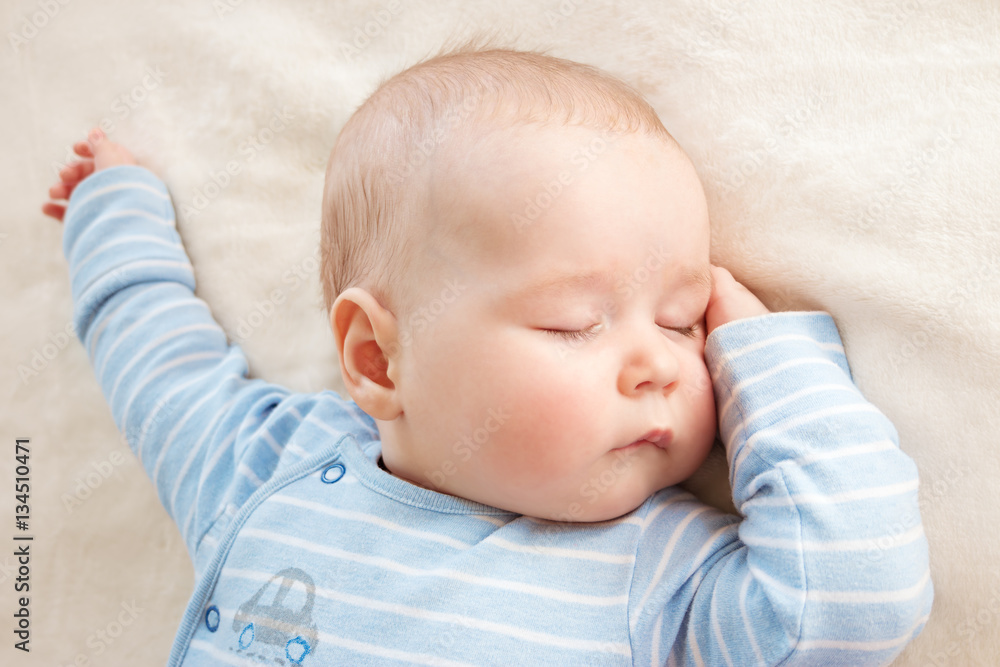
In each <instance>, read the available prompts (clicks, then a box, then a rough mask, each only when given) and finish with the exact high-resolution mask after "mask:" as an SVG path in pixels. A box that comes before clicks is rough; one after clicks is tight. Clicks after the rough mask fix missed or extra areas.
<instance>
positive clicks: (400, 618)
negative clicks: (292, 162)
mask: <svg viewBox="0 0 1000 667" xmlns="http://www.w3.org/2000/svg"><path fill="white" fill-rule="evenodd" d="M74 150H75V152H76V153H77V154H78V155H79V156H80V157H81V160H79V161H77V162H75V163H74V164H72V165H70V166H68V167H66V168H65V169H64V170H63V171H62V173H61V174H60V178H61V182H60V183H58V184H57V185H55V186H53V188H52V189H51V190H50V193H49V194H50V196H51V198H52V199H53V200H62V199H68V200H69V201H68V203H67V204H65V205H64V204H60V203H57V202H56V201H52V202H49V203H48V204H46V205H45V207H44V211H45V212H46V213H47V214H49V215H51V216H52V217H55V218H58V219H60V220H62V219H64V218H65V232H64V242H63V245H64V251H65V254H66V257H67V259H68V261H69V267H70V275H71V281H72V292H73V298H74V303H75V313H74V322H75V325H76V331H77V332H78V335H79V337H80V340H81V341H82V343H83V345H84V347H85V349H86V350H87V352H88V353H89V355H90V358H91V361H92V363H93V366H94V369H95V372H96V374H97V378H98V381H99V382H100V384H101V386H102V387H103V390H104V393H105V396H106V398H107V400H108V403H109V405H110V408H111V413H112V416H113V418H114V420H115V423H116V424H117V426H118V427H119V429H121V431H122V432H123V433H124V434H126V436H127V438H128V440H129V444H130V447H131V448H132V450H133V451H134V452H135V454H136V456H137V457H138V458H139V460H140V461H141V462H142V465H143V466H144V468H145V470H146V472H147V473H148V474H149V476H150V478H151V479H152V481H153V483H154V484H155V486H156V488H157V490H158V493H159V496H160V499H161V500H162V502H163V505H164V507H165V508H166V510H167V511H168V512H169V513H170V515H171V517H172V518H173V519H174V520H175V521H176V523H177V526H178V528H179V529H180V532H181V534H182V536H183V538H184V540H185V543H186V545H187V547H188V549H189V552H190V554H191V557H192V559H193V561H194V565H195V573H196V582H197V583H196V587H195V591H194V593H193V595H192V597H191V600H190V603H189V604H188V607H187V610H186V612H185V615H184V618H183V621H182V623H181V627H180V629H179V631H178V634H177V637H176V639H175V642H174V645H173V648H172V652H171V655H170V662H169V664H170V665H181V664H183V665H219V664H232V665H249V664H258V663H261V664H264V663H266V664H285V665H299V664H301V665H404V664H419V665H454V666H458V665H567V666H582V665H633V664H635V665H639V664H641V665H651V664H655V665H661V664H665V663H668V661H669V663H670V664H677V665H681V664H684V665H686V664H693V665H719V666H722V665H736V666H742V665H777V664H782V665H806V664H808V665H851V666H857V665H884V664H887V663H889V662H890V661H891V660H892V659H893V658H894V657H895V656H896V655H898V654H899V653H900V652H901V651H902V649H903V648H904V646H905V645H906V644H907V643H908V642H909V641H910V640H911V639H913V637H915V636H916V635H917V634H918V633H919V632H920V631H921V629H922V628H923V626H924V624H925V623H926V621H927V619H928V614H929V613H930V608H931V601H932V597H933V586H932V582H931V580H930V574H929V569H928V552H927V543H926V540H925V537H924V533H923V530H922V526H921V525H920V523H919V521H916V522H914V521H912V517H914V516H917V517H919V510H918V504H917V469H916V466H915V465H914V463H913V461H912V460H911V459H910V458H909V457H907V456H906V455H905V454H904V453H903V452H901V451H900V449H899V445H898V439H897V435H896V432H895V429H894V428H893V426H892V424H891V423H890V422H889V421H888V420H887V418H886V417H885V416H884V415H882V414H881V413H880V412H879V411H878V410H877V409H876V408H875V407H874V406H873V405H872V404H871V403H869V402H867V401H866V400H865V399H864V397H863V396H862V395H861V394H860V392H859V391H858V389H857V388H856V387H855V385H854V384H853V382H852V379H851V374H850V370H849V368H848V364H847V360H846V357H845V356H844V349H843V346H842V343H841V341H840V338H839V335H838V332H837V328H836V326H835V324H834V322H833V320H832V318H831V317H830V316H829V315H828V314H826V313H823V312H785V313H770V312H768V310H767V308H765V307H764V305H763V304H762V303H761V302H760V301H759V300H758V299H757V298H756V297H755V296H753V294H751V293H750V292H749V291H748V290H747V289H746V288H744V287H743V286H742V285H740V284H739V283H738V282H736V281H735V280H734V279H733V277H732V276H731V275H730V273H729V272H728V271H726V270H725V269H723V268H720V267H716V266H713V265H712V264H711V263H710V252H709V251H710V242H709V241H710V235H709V216H708V208H707V204H706V200H705V196H704V193H703V190H702V187H701V184H700V182H699V179H698V175H697V173H696V171H695V168H694V166H693V165H692V163H691V161H690V159H689V158H688V157H687V156H686V154H685V153H684V151H683V150H682V149H681V147H680V146H679V145H678V143H677V142H676V141H675V140H674V139H673V137H672V136H671V135H670V134H669V133H668V132H667V130H666V129H665V128H664V126H663V125H662V123H661V121H660V120H659V118H658V117H657V115H656V113H655V112H654V110H653V108H652V107H651V106H650V105H649V104H648V103H647V102H646V101H645V100H643V98H642V97H641V96H640V95H639V94H638V93H636V92H635V91H634V90H633V89H632V88H630V87H629V86H628V85H626V84H624V83H623V82H621V81H619V80H617V79H615V78H613V77H611V76H609V75H607V74H605V73H603V72H601V71H599V70H596V69H594V68H592V67H589V66H585V65H581V64H578V63H574V62H569V61H566V60H562V59H558V58H554V57H550V56H547V55H543V54H539V53H532V52H522V51H511V50H504V49H479V48H474V47H463V48H459V49H457V50H452V51H448V52H446V53H443V54H441V55H438V56H435V57H432V58H430V59H427V60H425V61H423V62H421V63H419V64H417V65H415V66H413V67H411V68H409V69H407V70H405V71H404V72H401V73H399V74H397V75H396V76H394V77H392V78H390V79H389V80H387V81H385V82H383V83H382V84H381V85H380V86H379V87H378V89H377V90H376V91H375V92H374V93H373V94H372V95H371V96H370V97H369V98H368V99H367V101H365V102H364V104H362V106H361V107H360V108H359V109H358V110H357V111H356V112H355V113H354V115H353V116H352V117H351V118H350V120H349V121H348V122H347V124H346V125H345V126H344V128H343V130H342V131H341V133H340V135H339V137H338V139H337V141H336V144H335V146H334V147H333V150H332V153H331V156H330V160H329V164H328V167H327V171H326V185H325V191H324V198H323V204H322V208H323V213H322V234H321V236H322V238H321V244H322V248H321V252H322V276H321V282H322V288H323V292H324V295H325V299H326V306H327V308H328V312H329V317H330V325H331V328H332V332H333V335H334V337H335V340H336V349H337V352H338V355H339V361H340V369H341V373H342V377H343V380H344V385H345V388H346V390H347V392H348V393H349V395H350V398H351V400H345V399H344V398H342V397H341V396H340V395H339V394H337V393H335V392H333V391H329V390H326V391H321V392H319V393H310V394H306V393H293V392H291V391H289V390H288V389H285V388H283V387H280V386H277V385H275V384H272V383H269V382H266V381H264V380H262V379H251V378H249V377H248V368H247V361H246V357H245V356H244V353H243V351H242V350H241V348H240V347H239V346H238V345H236V344H233V343H231V342H230V341H229V340H228V339H227V336H226V333H225V332H224V331H223V330H222V328H221V327H220V326H219V325H218V324H217V323H216V322H215V321H214V320H213V318H212V315H211V313H210V311H209V309H208V307H207V306H206V304H205V303H204V302H203V301H201V300H200V299H198V298H197V297H196V296H195V295H194V290H195V282H194V277H193V272H192V267H191V264H190V262H189V260H188V257H187V255H186V253H185V251H184V247H183V246H182V243H181V239H180V237H179V235H178V233H177V230H176V224H175V217H174V209H173V207H172V205H171V201H170V196H169V193H168V191H167V188H166V186H165V185H164V184H163V182H162V181H160V180H159V179H158V178H157V177H156V176H154V175H153V174H152V173H151V172H150V171H148V170H146V169H144V168H142V167H139V166H137V164H136V161H135V160H134V158H133V157H132V155H131V154H130V153H129V152H128V151H127V150H126V149H124V148H123V147H122V146H120V145H118V144H116V143H114V142H112V141H110V140H109V139H107V138H106V137H105V136H103V134H102V133H101V132H100V131H99V130H95V131H92V132H91V134H90V135H89V137H88V140H87V141H85V142H81V143H79V144H77V145H76V146H75V148H74ZM717 432H718V434H719V435H720V439H721V440H722V442H723V444H724V446H725V451H726V457H727V461H728V464H729V481H730V484H731V486H732V491H733V503H734V506H735V507H736V508H737V510H738V511H739V515H733V514H727V513H724V512H722V511H720V510H718V509H715V508H713V507H711V506H709V505H706V504H704V503H702V502H701V501H699V500H698V499H697V498H696V497H695V496H693V495H692V494H690V493H689V492H687V491H685V490H683V489H682V488H680V487H679V486H678V485H679V484H680V483H681V482H684V481H685V480H687V479H688V478H690V477H691V475H692V474H693V473H694V472H695V471H696V470H697V469H698V468H699V466H700V465H701V464H702V463H703V462H704V461H705V458H706V456H707V455H708V453H709V451H710V449H711V448H712V443H713V442H714V441H715V438H716V435H717ZM907 522H908V529H907V530H906V531H902V532H901V531H899V530H896V529H895V527H897V526H898V525H900V524H901V523H907ZM876 545H877V546H876Z"/></svg>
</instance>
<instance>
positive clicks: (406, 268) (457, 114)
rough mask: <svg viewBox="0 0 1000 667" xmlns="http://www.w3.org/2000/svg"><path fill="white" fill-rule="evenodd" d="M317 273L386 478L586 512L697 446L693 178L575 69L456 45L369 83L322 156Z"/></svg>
mask: <svg viewBox="0 0 1000 667" xmlns="http://www.w3.org/2000/svg"><path fill="white" fill-rule="evenodd" d="M322 281H323V288H324V293H325V297H326V303H327V307H328V308H329V311H330V319H331V325H332V327H333V330H334V334H335V336H336V340H337V347H338V351H339V353H340V364H341V371H342V374H343V378H344V383H345V385H346V388H347V390H348V392H349V393H350V395H351V397H352V398H353V399H354V401H355V402H356V403H357V404H358V405H359V406H360V407H361V408H362V409H363V410H365V412H367V413H368V414H370V415H371V416H372V417H373V418H374V419H375V420H376V422H377V424H378V428H379V432H380V434H381V437H382V457H383V460H384V462H385V465H386V467H387V468H388V469H389V470H390V471H391V472H392V474H394V475H396V476H397V477H400V478H402V479H405V480H408V481H410V482H412V483H414V484H417V485H420V486H424V487H426V488H429V489H433V490H436V491H440V492H442V493H448V494H451V495H455V496H460V497H463V498H467V499H470V500H474V501H477V502H480V503H484V504H487V505H492V506H495V507H500V508H503V509H506V510H510V511H513V512H518V513H521V514H527V515H531V516H536V517H541V518H546V519H554V520H572V521H600V520H605V519H610V518H613V517H617V516H620V515H622V514H625V513H627V512H629V511H631V510H633V509H635V508H636V507H638V506H639V505H640V504H641V503H642V502H643V501H644V500H645V499H646V498H647V497H649V496H650V495H652V494H653V493H655V492H656V491H658V490H659V489H662V488H664V487H667V486H670V485H673V484H677V483H679V482H681V481H683V480H685V479H687V478H688V477H689V476H690V475H691V474H692V473H693V472H694V471H695V470H696V469H697V468H698V466H699V465H700V464H701V463H702V461H703V460H704V458H705V456H706V455H707V453H708V451H709V449H710V448H711V445H712V442H713V439H714V436H715V401H714V396H713V393H712V384H711V381H710V378H709V375H708V371H707V369H706V367H705V361H704V354H703V352H704V345H705V328H704V321H703V318H704V314H705V310H706V307H707V304H708V300H709V295H710V293H711V274H710V265H709V223H708V211H707V206H706V203H705V197H704V194H703V191H702V188H701V184H700V182H699V180H698V177H697V175H696V173H695V171H694V168H693V166H692V165H691V162H690V161H689V160H688V158H687V156H686V155H685V154H684V153H683V151H682V150H681V149H680V148H679V146H678V145H677V144H676V142H675V141H674V140H673V138H672V137H671V136H670V135H669V134H668V133H667V131H666V130H665V129H664V128H663V125H662V124H661V123H660V121H659V119H658V118H657V116H656V114H655V112H654V111H653V109H652V107H650V106H649V105H648V104H647V103H646V102H645V101H644V100H643V99H642V98H641V96H639V95H638V94H637V93H636V92H634V91H633V90H632V89H631V88H629V87H628V86H627V85H625V84H624V83H622V82H620V81H618V80H616V79H614V78H612V77H610V76H608V75H605V74H603V73H600V72H598V71H597V70H594V69H593V68H590V67H587V66H584V65H580V64H577V63H572V62H568V61H564V60H559V59H555V58H551V57H548V56H544V55H540V54H534V53H523V52H514V51H505V50H487V51H476V50H470V49H465V50H459V51H457V52H452V53H450V54H446V55H444V56H439V57H436V58H433V59H430V60H428V61H425V62H424V63H421V64H419V65H417V66H415V67H412V68H410V69H408V70H406V71H405V72H402V73H400V74H398V75H396V76H395V77H393V78H391V79H390V80H388V81H387V82H385V83H384V84H382V85H381V86H380V87H379V89H378V90H377V91H376V92H375V93H374V94H373V95H372V96H371V97H370V98H369V99H368V100H367V101H366V102H365V103H364V104H363V105H362V106H361V107H360V109H358V111H357V112H356V113H355V114H354V116H352V117H351V119H350V120H349V121H348V123H347V125H346V126H345V127H344V129H343V131H342V132H341V134H340V136H339V137H338V139H337V142H336V145H335V147H334V149H333V152H332V154H331V157H330V163H329V166H328V168H327V173H326V189H325V193H324V201H323V229H322ZM644 436H649V437H650V438H651V439H653V440H656V443H655V444H653V443H649V442H641V443H639V444H633V445H631V446H629V445H630V443H636V442H637V441H640V440H641V439H642V438H643V437H644Z"/></svg>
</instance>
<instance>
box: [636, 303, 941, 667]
mask: <svg viewBox="0 0 1000 667" xmlns="http://www.w3.org/2000/svg"><path fill="white" fill-rule="evenodd" d="M705 357H706V361H707V363H708V366H709V370H710V372H711V375H712V378H713V382H714V388H715V395H716V403H717V405H718V414H719V422H720V430H721V437H722V439H723V442H724V444H725V446H726V453H727V458H728V461H729V469H730V482H731V484H732V487H733V500H734V504H735V506H736V508H737V509H738V511H739V512H740V514H741V517H733V516H730V515H725V514H722V513H721V512H717V511H716V510H714V509H712V508H708V507H707V506H705V505H702V504H700V503H698V502H697V501H696V500H695V499H694V498H693V497H691V496H689V495H686V494H684V495H676V494H674V495H665V496H664V498H665V500H661V501H660V502H659V504H657V503H652V504H650V506H649V507H648V508H647V509H648V511H647V514H646V519H644V521H645V523H646V524H648V525H646V526H644V533H643V539H642V541H641V543H640V547H639V550H638V553H637V556H636V566H635V576H634V580H633V586H632V591H631V593H630V600H629V617H630V631H631V632H632V643H633V657H634V663H635V664H657V665H659V664H663V663H664V662H667V661H668V659H669V662H668V664H677V665H779V664H780V665H823V666H826V667H829V666H833V665H850V666H851V667H858V666H861V665H885V664H888V663H889V662H891V661H892V659H893V658H894V657H895V656H897V655H898V654H899V653H900V652H901V651H902V649H903V647H904V646H905V645H906V644H907V643H908V642H909V641H910V640H911V639H912V638H913V637H915V636H916V635H917V634H918V633H919V632H920V630H921V629H922V628H923V626H924V624H925V623H926V621H927V619H928V616H929V614H930V608H931V603H932V599H933V585H932V582H931V578H930V569H929V559H928V549H927V541H926V538H925V535H924V532H923V526H922V523H921V519H920V511H919V505H918V496H917V488H918V487H917V484H918V479H917V468H916V465H915V464H914V462H913V461H912V460H911V459H910V458H909V457H908V456H907V455H906V454H904V453H903V452H902V451H901V450H900V448H899V442H898V437H897V434H896V430H895V428H894V427H893V425H892V423H891V422H890V421H889V420H888V419H887V418H886V417H885V416H884V415H883V414H882V413H881V412H880V411H879V410H878V409H877V408H876V407H875V406H874V405H872V404H871V403H870V402H868V401H867V400H865V398H864V397H863V396H862V395H861V393H860V392H859V391H858V389H857V387H856V386H855V385H854V383H853V381H852V379H851V374H850V370H849V368H848V365H847V359H846V357H845V356H844V349H843V346H842V343H841V341H840V336H839V334H838V332H837V328H836V325H835V324H834V322H833V319H832V318H831V317H830V316H829V315H828V314H826V313H817V312H814V313H773V314H770V315H765V316H762V317H757V318H751V319H749V320H741V321H736V322H731V323H729V324H727V325H725V326H722V327H719V328H718V329H716V330H715V331H713V332H712V335H711V336H709V339H708V342H707V345H706V349H705ZM655 498H656V497H654V499H655ZM668 503H669V504H672V505H673V507H671V508H670V510H671V511H666V509H665V508H664V507H663V505H666V504H668ZM741 519H742V520H741Z"/></svg>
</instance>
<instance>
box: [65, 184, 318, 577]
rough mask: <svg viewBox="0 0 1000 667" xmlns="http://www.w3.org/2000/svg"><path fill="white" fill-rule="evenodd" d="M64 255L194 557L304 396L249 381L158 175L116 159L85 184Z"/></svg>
mask: <svg viewBox="0 0 1000 667" xmlns="http://www.w3.org/2000/svg"><path fill="white" fill-rule="evenodd" d="M63 251H64V253H65V255H66V258H67V260H68V261H69V270H70V280H71V286H72V294H73V302H74V314H73V322H74V326H75V328H76V333H77V336H78V337H79V338H80V340H81V341H82V343H83V345H84V347H85V348H86V351H87V353H88V356H89V357H90V360H91V364H92V365H93V368H94V372H95V374H96V376H97V380H98V382H99V383H100V385H101V388H102V390H103V393H104V396H105V398H106V399H107V402H108V405H109V406H110V408H111V415H112V417H113V419H114V422H115V424H116V425H117V426H118V428H119V430H120V431H121V432H122V434H123V435H124V436H125V438H126V439H127V441H128V443H129V446H130V448H131V449H132V451H133V452H134V453H135V455H136V456H137V457H138V458H139V460H140V461H141V463H142V465H143V467H144V468H145V470H146V473H147V474H148V475H149V477H150V479H151V480H152V481H153V482H154V484H155V485H156V488H157V492H158V494H159V497H160V500H161V502H162V503H163V506H164V507H165V508H166V510H167V511H168V512H169V514H170V515H171V517H172V518H173V519H174V521H175V522H176V523H177V525H178V527H179V528H180V531H181V534H182V535H183V537H184V540H185V542H186V544H187V547H188V550H189V552H190V553H191V556H192V558H194V557H195V551H196V549H197V548H198V545H199V542H200V540H201V537H202V536H203V535H204V534H205V532H206V531H207V530H208V528H209V527H210V526H211V524H212V523H213V522H214V521H215V520H216V519H217V518H219V517H220V516H221V515H222V513H223V512H225V511H226V510H227V509H229V511H231V510H232V507H233V506H234V505H236V506H238V505H240V504H241V503H242V502H243V501H245V500H246V498H248V497H249V496H250V494H252V493H253V491H254V490H256V489H257V488H258V487H259V486H260V485H261V484H262V483H263V482H264V481H266V480H267V479H268V478H269V477H270V476H271V474H272V473H273V471H274V470H275V467H276V466H277V463H278V460H279V458H280V457H281V456H282V453H283V450H282V447H283V440H282V438H281V437H272V434H277V433H279V432H280V431H281V429H282V428H283V427H284V425H283V424H278V425H277V427H276V426H275V425H276V423H277V422H278V421H279V420H281V418H282V415H285V414H286V413H288V412H289V411H292V412H294V410H295V401H296V400H297V396H302V395H293V394H290V392H288V391H287V390H286V389H284V388H282V387H279V386H276V385H273V384H269V383H267V382H264V381H262V380H259V379H249V378H248V365H247V360H246V357H245V356H244V353H243V351H242V349H241V348H240V347H239V346H238V345H235V344H230V343H229V341H228V340H227V338H226V334H225V332H224V331H223V330H222V328H221V327H220V326H219V325H218V323H217V322H216V321H215V320H214V319H213V317H212V313H211V312H210V311H209V308H208V306H207V305H206V304H205V302H204V301H202V300H201V299H199V298H197V297H196V296H195V295H194V288H195V281H194V273H193V270H192V267H191V262H190V261H189V259H188V256H187V253H186V252H185V250H184V247H183V245H182V243H181V239H180V236H179V235H178V233H177V229H176V225H175V219H174V209H173V206H172V204H171V201H170V196H169V193H168V192H167V188H166V186H165V185H164V184H163V182H162V181H160V180H159V179H158V178H157V177H156V176H155V175H153V174H152V172H150V171H148V170H146V169H144V168H141V167H136V166H121V167H114V168H111V169H106V170H102V171H100V172H97V173H95V174H93V175H92V176H90V177H88V178H87V179H85V180H84V181H83V182H82V183H80V184H79V185H78V186H77V188H76V189H75V190H74V192H73V194H72V197H71V199H70V202H69V206H68V208H67V214H66V216H65V230H64V236H63Z"/></svg>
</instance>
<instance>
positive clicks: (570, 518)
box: [518, 490, 655, 523]
mask: <svg viewBox="0 0 1000 667" xmlns="http://www.w3.org/2000/svg"><path fill="white" fill-rule="evenodd" d="M653 493H655V491H651V492H650V493H646V494H644V495H640V494H638V493H635V492H634V490H631V492H625V493H607V492H605V493H602V494H601V495H600V496H599V497H597V498H596V499H595V500H594V501H593V502H588V500H587V499H586V498H583V499H578V500H573V501H567V502H559V503H553V504H552V506H551V507H537V508H523V509H521V510H518V511H519V512H520V513H521V514H525V515H527V516H533V517H535V518H538V519H546V520H548V521H560V522H572V523H595V522H598V521H611V520H612V519H617V518H620V517H623V516H625V515H626V514H628V513H629V512H632V511H633V510H635V509H637V508H638V507H639V506H640V505H642V504H643V503H644V502H646V499H647V498H649V497H650V496H651V495H653ZM532 510H534V511H532Z"/></svg>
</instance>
